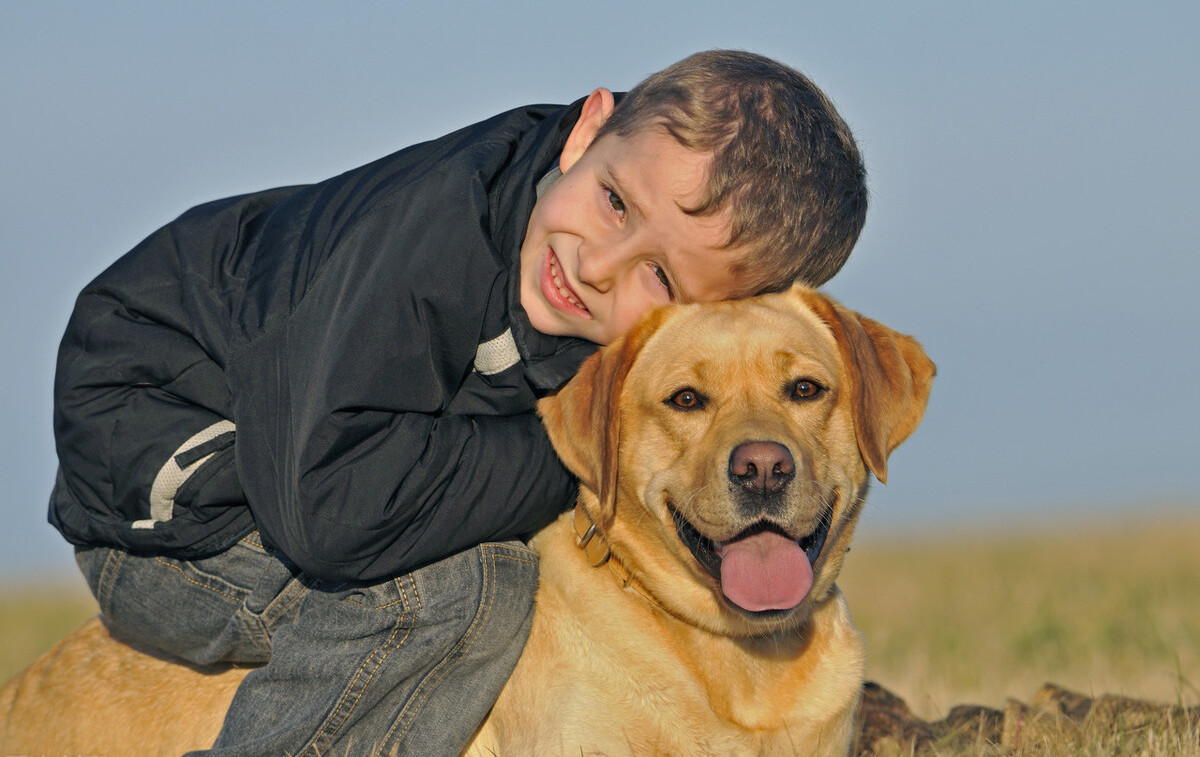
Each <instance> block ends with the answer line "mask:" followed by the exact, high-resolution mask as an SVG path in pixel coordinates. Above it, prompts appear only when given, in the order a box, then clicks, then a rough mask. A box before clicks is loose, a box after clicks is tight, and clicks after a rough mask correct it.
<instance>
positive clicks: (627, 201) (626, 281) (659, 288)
mask: <svg viewBox="0 0 1200 757" xmlns="http://www.w3.org/2000/svg"><path fill="white" fill-rule="evenodd" d="M611 111H612V94H611V93H609V92H608V91H607V90H596V92H593V93H592V95H591V97H589V98H588V100H587V102H586V103H585V104H584V109H583V113H582V115H581V116H580V118H579V122H578V123H576V125H575V128H574V130H573V131H572V132H571V136H570V137H569V138H568V140H567V145H566V147H564V148H563V153H562V157H561V158H560V160H559V167H560V168H561V169H562V172H563V176H562V178H560V179H559V180H558V181H556V182H555V183H554V184H553V185H552V186H551V187H550V189H548V190H547V191H546V192H545V194H543V195H542V197H541V198H539V199H538V201H537V204H536V205H535V206H534V208H533V212H532V213H531V214H530V218H529V227H528V229H527V230H526V232H525V241H524V243H523V244H522V245H521V261H520V277H521V282H520V283H521V307H523V308H524V309H525V312H526V314H527V315H528V316H529V320H530V322H531V323H532V324H533V327H534V328H536V329H537V330H538V331H541V332H542V333H544V334H553V335H557V336H574V337H581V338H583V339H587V340H589V341H592V342H596V343H598V344H608V343H609V342H611V341H612V340H614V339H616V338H617V337H618V336H620V335H621V334H624V333H625V332H626V331H628V330H629V328H630V327H631V326H633V324H634V323H636V322H637V320H638V319H639V318H640V317H641V316H642V315H644V314H645V313H646V312H648V311H649V310H650V309H651V308H653V307H655V306H657V305H662V304H666V303H668V302H672V301H675V302H712V301H715V300H722V299H727V298H729V297H731V296H733V294H734V292H735V291H737V288H736V284H737V281H736V280H735V277H734V275H733V272H732V267H733V265H734V263H736V262H737V261H738V259H739V257H740V250H738V249H737V248H729V247H725V243H726V241H727V240H728V239H729V217H728V214H727V213H717V214H715V215H711V216H702V217H701V216H689V215H687V214H686V213H685V212H684V210H683V209H684V208H689V207H695V206H696V205H698V204H699V202H700V200H701V198H702V197H703V193H704V183H705V180H706V178H707V170H708V164H709V160H710V156H708V155H704V154H698V153H695V152H692V151H690V150H688V149H687V148H685V147H683V146H682V145H680V144H679V143H678V142H676V141H675V139H674V138H673V137H671V136H670V135H669V134H667V133H666V132H665V131H663V130H662V129H657V128H648V129H643V130H641V131H638V132H637V133H635V134H633V135H631V136H629V137H621V136H618V135H615V134H610V135H608V136H606V137H604V138H603V139H601V140H599V141H594V139H595V134H596V130H597V129H599V126H600V124H601V123H603V122H604V120H605V119H606V118H607V117H608V114H609V113H610V112H611Z"/></svg>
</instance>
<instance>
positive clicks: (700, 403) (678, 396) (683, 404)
mask: <svg viewBox="0 0 1200 757" xmlns="http://www.w3.org/2000/svg"><path fill="white" fill-rule="evenodd" d="M705 402H706V398H705V397H704V395H703V394H701V393H700V392H697V391H696V390H695V389H680V390H679V391H677V392H675V393H674V394H672V395H671V396H670V397H668V398H667V400H666V403H665V404H667V405H670V406H671V407H673V408H675V409H676V410H700V409H702V408H703V407H704V404H705Z"/></svg>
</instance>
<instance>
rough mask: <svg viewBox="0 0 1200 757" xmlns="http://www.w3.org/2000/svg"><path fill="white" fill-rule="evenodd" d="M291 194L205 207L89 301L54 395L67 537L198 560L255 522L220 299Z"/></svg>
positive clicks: (72, 327) (71, 326)
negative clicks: (242, 465)
mask: <svg viewBox="0 0 1200 757" xmlns="http://www.w3.org/2000/svg"><path fill="white" fill-rule="evenodd" d="M291 191H292V190H290V189H283V190H273V191H270V192H264V193H259V194H257V195H248V196H243V197H239V198H230V199H228V200H222V201H218V202H215V203H209V204H206V205H202V206H199V207H197V208H194V209H192V210H191V211H188V212H187V213H185V214H184V215H183V216H181V217H180V218H178V219H176V220H175V221H173V222H172V223H171V224H169V225H168V226H166V227H164V228H163V229H161V230H159V231H157V232H155V233H154V234H152V235H151V236H150V237H148V238H147V239H146V240H145V241H143V242H142V243H141V244H139V245H138V246H137V247H135V248H134V249H133V250H131V251H130V252H129V253H128V254H127V255H125V256H124V257H122V258H121V259H120V260H118V261H117V262H115V263H114V264H113V265H112V266H110V267H109V269H108V270H106V271H105V272H104V273H102V274H101V275H100V276H98V277H97V278H96V279H95V280H94V281H93V282H91V283H90V284H89V285H88V286H87V287H86V288H85V289H84V290H83V292H82V293H81V294H80V295H79V297H78V299H77V300H76V304H75V309H74V311H73V313H72V316H71V319H70V321H69V323H68V325H67V329H66V332H65V334H64V336H63V339H62V342H61V344H60V347H59V355H58V364H57V371H56V374H55V392H54V425H55V443H56V447H57V452H58V455H59V464H60V465H59V468H60V472H59V473H60V475H59V483H58V485H57V486H56V492H55V496H54V498H53V500H52V507H51V512H50V519H51V522H52V523H54V525H55V526H56V527H58V528H59V529H60V530H61V531H62V532H63V534H64V535H65V536H66V537H67V538H68V540H70V541H72V542H73V543H76V544H97V543H100V544H109V545H113V546H121V547H123V548H125V549H128V550H132V551H149V552H158V551H166V552H170V553H172V554H176V555H179V556H182V557H187V556H193V555H197V554H203V553H205V552H212V551H213V550H214V549H218V548H221V547H222V546H224V544H223V543H221V542H222V541H228V540H230V539H231V538H233V537H234V536H236V535H237V534H236V533H234V532H235V531H236V530H237V529H239V528H243V529H244V528H245V526H246V524H245V523H244V522H242V520H244V516H242V515H240V513H244V511H245V507H244V496H243V494H242V491H241V488H240V486H239V484H238V478H237V473H236V469H235V465H234V455H233V450H232V445H233V439H232V437H233V424H232V423H231V422H230V419H231V418H232V415H231V407H230V401H229V395H228V390H227V388H226V382H225V376H224V366H223V363H224V358H225V349H226V347H225V341H224V335H225V333H226V332H227V322H228V316H227V308H226V307H225V304H224V303H222V302H221V301H220V297H219V295H216V294H214V292H221V291H223V290H228V289H229V288H230V286H229V284H230V281H231V280H232V279H233V278H236V276H237V267H238V265H237V258H238V254H237V250H238V248H239V247H240V245H241V244H242V242H243V241H244V240H245V239H246V238H247V237H249V236H252V235H253V234H254V231H255V228H256V225H257V222H258V219H259V217H260V214H261V212H262V211H263V210H264V209H265V208H267V207H270V205H272V204H273V203H274V202H276V201H277V200H278V199H279V198H280V197H282V196H285V195H287V194H288V193H290V192H291ZM197 453H198V454H197ZM198 524H201V525H199V527H198Z"/></svg>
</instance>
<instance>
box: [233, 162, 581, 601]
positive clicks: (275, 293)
mask: <svg viewBox="0 0 1200 757" xmlns="http://www.w3.org/2000/svg"><path fill="white" fill-rule="evenodd" d="M485 147H486V145H484V146H476V147H473V148H471V150H472V161H471V163H472V165H474V164H475V163H478V162H479V161H481V160H482V159H483V156H485V155H486V156H487V157H488V159H490V160H495V161H496V162H497V164H500V163H503V161H504V160H506V159H507V158H506V156H507V150H504V151H497V150H494V149H490V148H488V149H484V148H485ZM475 152H480V154H479V155H475ZM401 159H402V161H403V162H404V163H405V164H407V162H408V161H409V160H410V153H408V152H406V153H404V154H403V155H402V156H400V158H398V159H397V160H401ZM426 163H428V164H430V165H433V164H436V165H437V167H438V168H437V170H436V171H434V172H431V173H429V174H428V175H422V177H421V180H420V181H419V182H416V183H412V184H410V183H409V179H408V177H409V176H410V174H411V172H410V171H408V170H407V169H405V170H401V168H404V166H399V167H397V165H396V164H395V162H394V161H392V160H388V161H384V162H381V163H379V164H377V165H372V166H367V167H364V168H363V169H361V170H357V171H355V172H352V173H350V174H346V175H344V176H342V177H338V178H337V179H335V180H331V181H329V182H325V183H323V184H322V185H318V186H315V187H314V188H312V189H311V190H310V191H307V192H305V193H303V194H301V195H298V196H297V197H296V198H294V199H293V200H292V201H291V202H289V204H288V206H286V207H283V208H281V209H280V210H279V212H278V213H277V214H276V215H275V217H274V218H273V220H272V222H271V223H269V224H268V225H267V226H266V227H265V228H264V231H263V233H262V236H261V238H260V239H259V242H258V244H257V245H256V249H255V251H254V260H253V262H252V263H251V265H250V270H249V272H248V276H247V286H246V290H245V295H244V297H243V301H242V303H241V306H240V308H239V311H238V315H237V318H236V321H237V322H236V325H235V331H236V333H235V335H234V337H233V339H232V347H231V355H230V361H229V366H228V379H229V383H230V388H231V394H232V397H233V403H234V413H233V417H234V418H235V419H236V420H237V426H238V428H237V444H236V454H237V462H238V472H239V476H240V478H241V482H242V486H243V488H244V490H245V492H246V495H247V499H248V501H249V503H250V505H251V508H252V509H253V511H254V515H255V520H256V522H257V524H258V526H259V529H260V530H261V531H262V533H263V535H264V536H265V537H266V538H267V539H268V540H269V541H270V542H271V543H272V544H273V545H274V546H276V547H278V548H279V549H281V550H282V551H283V552H284V554H286V555H287V556H288V557H289V558H291V559H292V560H293V561H295V562H296V563H297V564H298V565H299V566H300V567H301V568H302V569H303V570H305V571H307V572H309V573H311V574H313V575H315V576H318V577H323V578H329V579H338V580H374V579H379V578H384V577H387V576H393V575H397V574H399V573H401V572H404V571H407V570H411V569H413V568H416V567H419V566H421V565H423V564H427V563H429V562H432V561H434V560H437V559H439V558H442V557H446V556H449V555H450V554H453V553H454V552H457V551H460V550H462V549H465V548H468V547H471V546H473V545H475V544H478V543H480V542H483V541H488V540H496V539H505V538H512V537H515V536H518V535H521V534H525V533H529V532H530V531H532V530H535V529H536V528H538V527H540V526H542V525H545V524H546V523H547V522H549V521H550V520H551V519H552V518H553V517H554V516H555V515H556V514H557V513H558V512H560V511H561V510H562V509H563V508H565V507H567V506H569V504H570V502H571V500H572V498H573V492H574V487H573V482H572V479H571V477H570V476H569V474H568V473H567V472H566V470H565V469H564V468H563V467H562V466H561V464H560V463H559V461H558V459H557V457H556V455H555V454H554V451H553V449H552V448H551V446H550V443H549V441H548V439H547V438H546V435H545V432H544V431H543V430H542V428H541V426H540V424H539V422H538V420H537V418H536V417H535V416H534V415H533V414H532V413H531V412H525V413H522V414H520V415H516V416H510V417H500V416H491V415H489V416H481V415H474V416H464V415H461V414H454V413H452V412H449V411H447V408H450V407H452V404H453V401H454V399H455V397H456V396H457V395H458V392H459V390H460V386H461V385H462V383H463V381H464V380H465V379H466V378H467V376H468V375H469V373H470V370H471V365H472V364H473V361H474V358H475V352H476V350H477V348H478V345H479V343H480V341H481V340H483V339H485V338H487V336H488V335H487V334H485V333H482V332H483V331H484V330H485V329H484V327H483V324H484V323H485V322H488V321H489V316H488V314H489V313H495V312H496V311H497V310H499V309H502V308H503V307H504V306H503V301H504V298H505V296H506V290H507V281H508V272H507V270H506V269H505V267H504V265H503V264H502V263H501V262H500V255H499V253H498V252H496V251H495V250H494V249H493V247H492V241H491V240H492V226H493V221H492V218H491V212H492V208H491V207H490V205H491V203H490V199H489V196H488V195H487V193H486V191H485V189H486V188H485V186H484V185H483V183H482V182H479V181H477V180H475V179H473V178H472V174H470V173H468V172H465V171H463V170H461V169H460V168H454V170H451V167H446V166H445V165H444V164H443V162H441V161H440V158H439V160H437V161H426V162H425V163H422V165H425V164H426ZM455 165H457V164H455ZM497 170H498V169H495V168H487V169H486V170H481V171H479V173H480V174H482V175H485V176H486V175H492V174H494V173H496V171H497ZM520 212H523V213H525V214H526V215H527V212H528V211H527V209H526V210H522V211H520ZM526 391H528V390H526ZM503 405H507V406H509V407H512V408H520V409H526V408H532V405H533V399H532V396H530V397H529V398H528V401H524V400H523V401H521V402H512V401H508V400H506V401H505V402H504V403H502V406H503ZM497 412H498V413H499V412H503V411H502V410H497Z"/></svg>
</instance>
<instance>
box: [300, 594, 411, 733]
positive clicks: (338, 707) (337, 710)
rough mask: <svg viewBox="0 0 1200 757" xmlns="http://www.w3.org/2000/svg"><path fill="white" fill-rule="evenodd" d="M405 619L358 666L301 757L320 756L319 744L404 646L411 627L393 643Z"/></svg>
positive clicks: (348, 713)
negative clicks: (361, 682)
mask: <svg viewBox="0 0 1200 757" xmlns="http://www.w3.org/2000/svg"><path fill="white" fill-rule="evenodd" d="M405 617H406V616H405V615H401V617H400V619H399V621H398V622H397V623H396V625H395V626H394V627H393V628H392V634H391V636H389V637H388V640H387V641H386V642H384V643H383V644H381V645H379V646H378V647H376V648H375V649H373V650H371V653H370V654H369V655H367V657H366V659H365V660H363V662H362V664H360V665H359V666H358V671H357V672H356V673H355V674H354V677H353V678H352V679H351V680H350V683H349V684H348V685H347V686H346V688H345V690H344V691H343V692H342V696H341V697H340V698H339V699H338V701H337V704H335V705H334V707H333V711H332V712H330V713H329V715H328V717H326V718H325V722H324V723H323V724H322V725H321V728H320V729H319V730H318V731H317V733H316V734H315V735H314V736H313V737H312V739H310V740H309V742H308V744H306V745H305V747H304V749H302V750H301V751H300V754H301V756H303V755H305V754H308V753H309V751H310V750H311V751H313V753H314V754H316V755H318V757H319V755H320V754H321V744H320V742H322V741H325V740H330V741H331V740H332V739H333V738H334V737H335V736H336V735H337V733H338V731H340V730H341V727H342V725H343V724H344V723H345V722H346V720H347V719H349V717H350V715H351V714H352V713H353V712H354V708H355V707H356V706H357V705H358V701H359V700H360V699H362V695H363V693H364V692H365V691H366V690H367V687H368V686H369V685H370V684H371V679H373V678H374V677H375V673H376V672H378V671H379V669H380V668H381V667H383V665H384V663H385V662H387V658H388V656H389V655H391V653H392V652H395V651H396V650H397V649H399V648H401V647H402V646H404V642H405V641H407V640H408V637H409V634H411V633H412V628H411V626H410V627H409V628H407V629H405V630H404V637H403V638H401V639H400V641H398V642H397V641H395V639H396V634H397V633H399V631H400V628H401V626H402V624H403V622H404V620H405ZM384 650H386V651H384ZM381 652H382V655H380V653H381ZM377 656H378V660H377V661H375V663H374V664H373V665H372V664H371V662H372V660H373V659H375V658H376V657H377ZM368 667H370V668H371V672H370V674H369V675H368V676H367V680H366V682H364V683H363V684H362V685H361V686H360V685H358V681H359V680H360V679H361V678H362V677H363V672H364V671H365V670H366V669H367V668H368ZM356 689H357V693H356V694H355V695H354V701H353V702H350V703H349V705H348V706H347V699H348V698H349V697H350V696H351V693H352V692H354V691H355V690H356ZM339 715H340V717H339ZM335 719H337V721H338V722H337V725H333V721H334V720H335Z"/></svg>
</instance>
